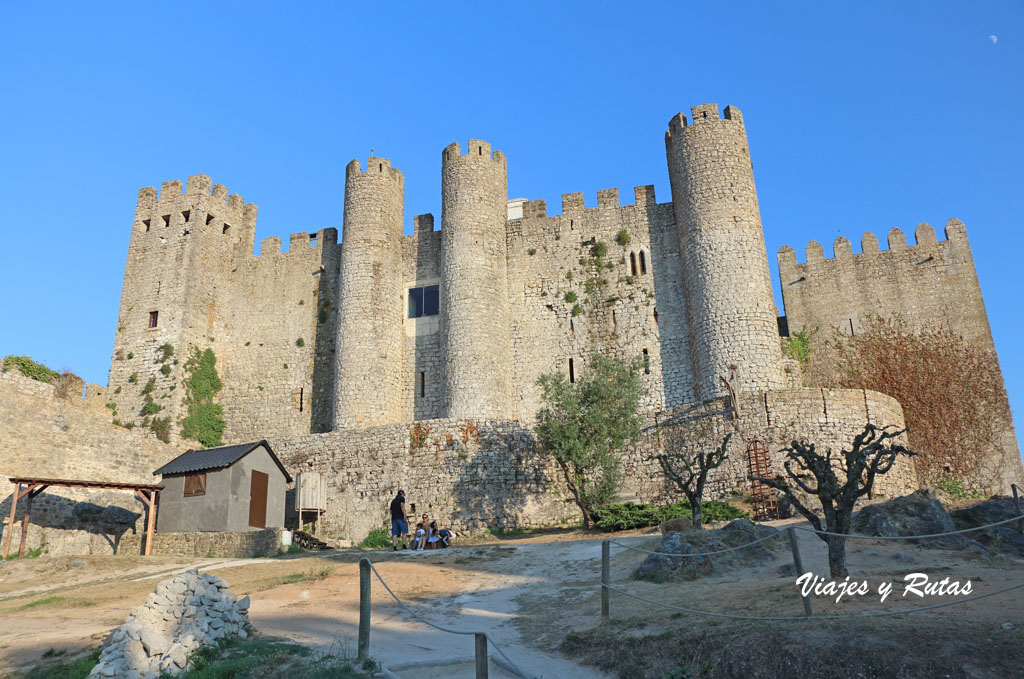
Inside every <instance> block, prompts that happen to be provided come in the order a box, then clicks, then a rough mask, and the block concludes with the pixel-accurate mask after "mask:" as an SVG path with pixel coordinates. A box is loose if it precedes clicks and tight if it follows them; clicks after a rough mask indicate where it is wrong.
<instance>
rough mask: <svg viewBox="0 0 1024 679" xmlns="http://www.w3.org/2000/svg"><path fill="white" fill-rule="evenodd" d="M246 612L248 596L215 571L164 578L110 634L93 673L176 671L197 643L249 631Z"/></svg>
mask: <svg viewBox="0 0 1024 679" xmlns="http://www.w3.org/2000/svg"><path fill="white" fill-rule="evenodd" d="M248 613H249V597H248V596H246V597H242V598H241V599H238V598H237V597H235V595H234V594H232V593H231V591H230V590H228V585H227V583H226V582H224V581H223V580H221V579H220V578H218V577H216V576H213V575H210V574H208V573H204V574H202V575H200V573H199V571H198V570H190V571H188V572H186V573H182V574H181V575H177V576H175V577H173V578H170V579H169V580H164V581H163V582H161V583H160V584H159V585H157V588H156V590H154V592H153V593H152V594H150V595H149V598H148V599H146V603H144V604H143V605H141V606H137V607H135V608H133V609H132V611H131V614H130V615H129V616H128V620H127V621H126V622H125V623H124V624H123V625H121V626H120V627H118V628H117V629H116V630H114V631H113V632H112V633H111V635H110V636H109V637H108V638H107V641H106V642H105V643H104V645H103V649H102V650H101V651H100V661H99V662H98V663H97V664H96V666H95V667H93V669H92V671H91V672H90V673H89V679H96V678H99V677H118V679H155V678H156V677H159V676H160V675H161V674H164V673H166V674H178V673H180V672H181V671H182V670H183V669H184V668H185V667H186V666H187V665H188V658H189V656H190V655H191V654H192V653H193V652H194V651H195V650H196V649H198V648H200V647H202V646H210V645H213V644H215V643H216V642H217V641H218V640H220V639H223V638H226V637H230V636H239V637H243V638H244V637H246V636H248V633H247V632H246V627H247V626H248V623H249V620H248Z"/></svg>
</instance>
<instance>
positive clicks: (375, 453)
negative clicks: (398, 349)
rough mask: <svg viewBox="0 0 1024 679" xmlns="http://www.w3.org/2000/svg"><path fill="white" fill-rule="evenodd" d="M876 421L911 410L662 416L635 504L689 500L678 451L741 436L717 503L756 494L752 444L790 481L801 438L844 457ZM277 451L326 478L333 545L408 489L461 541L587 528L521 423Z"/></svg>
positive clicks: (808, 406)
mask: <svg viewBox="0 0 1024 679" xmlns="http://www.w3.org/2000/svg"><path fill="white" fill-rule="evenodd" d="M867 422H872V423H875V424H877V425H887V424H893V425H897V426H899V427H902V426H903V411H902V409H901V408H900V406H899V404H898V403H897V402H896V401H895V400H894V399H892V398H889V397H888V396H885V395H883V394H878V393H875V392H865V391H861V390H835V391H830V390H821V389H788V390H779V391H772V392H767V393H750V394H743V395H741V398H740V403H739V416H738V417H734V416H733V413H731V411H730V409H729V408H728V406H727V404H726V402H725V400H724V399H719V400H716V401H710V402H707V403H702V404H693V405H688V406H683V407H680V408H675V409H672V410H670V411H664V412H660V413H657V414H652V415H651V416H650V417H649V419H648V420H647V422H646V424H645V427H644V433H643V437H642V439H641V441H640V442H639V443H638V445H637V446H635V447H634V448H633V449H631V450H628V451H626V452H625V453H624V454H623V472H624V479H623V488H622V491H623V495H625V496H631V497H636V498H637V499H639V500H640V501H641V502H647V503H664V502H669V501H673V500H675V499H677V497H678V495H677V493H676V491H675V489H673V488H672V487H671V486H670V485H669V484H668V483H667V482H666V481H665V478H664V476H663V474H662V473H661V469H660V467H659V465H658V463H657V461H654V460H651V459H650V458H651V456H652V455H654V454H656V453H658V452H661V451H663V450H666V449H669V450H679V449H690V450H695V451H696V450H698V449H699V450H704V451H707V450H710V449H712V448H715V447H717V446H718V445H719V444H720V443H721V441H722V438H723V437H724V436H725V434H727V433H729V432H733V434H734V435H733V438H732V440H731V441H730V445H729V455H730V459H729V460H728V462H727V463H726V464H725V465H723V466H722V467H720V468H719V469H717V470H715V471H714V472H713V473H712V474H711V476H710V481H709V485H708V489H707V495H708V497H709V498H710V497H722V496H724V495H727V494H729V493H733V492H739V493H743V492H749V488H750V486H749V482H748V481H747V461H746V455H745V450H746V446H747V442H748V441H750V440H751V439H755V438H756V439H759V440H761V441H762V442H764V443H765V444H766V445H767V447H768V450H769V451H770V457H771V461H772V473H773V474H778V473H782V470H783V467H782V461H783V455H782V453H781V452H779V450H780V449H781V448H782V447H783V446H785V445H786V444H788V443H789V442H790V441H791V440H793V439H794V438H804V439H807V440H809V441H814V442H815V443H816V444H817V448H818V450H820V451H824V450H826V449H828V448H833V449H834V450H835V451H836V452H838V451H839V450H841V449H842V448H843V447H844V446H845V447H849V445H850V444H851V442H852V440H853V437H854V436H855V435H856V434H858V433H860V432H861V431H862V430H863V429H864V425H865V424H866V423H867ZM904 441H905V439H904ZM270 443H271V446H272V447H273V449H274V451H275V452H276V453H277V454H278V456H279V457H280V458H281V460H282V462H283V463H284V465H285V466H286V467H287V468H288V470H289V471H290V472H291V473H292V474H295V473H297V472H303V471H318V472H320V473H321V474H322V475H323V477H324V480H325V482H326V484H327V487H328V490H327V508H326V512H325V514H324V515H323V516H322V517H321V523H320V526H319V530H321V531H324V532H326V533H327V534H330V535H333V536H340V537H346V538H350V539H353V540H355V541H359V540H361V539H362V538H363V537H364V536H365V535H366V534H367V533H368V532H369V531H370V530H371V529H373V528H378V527H381V526H384V525H385V522H386V521H387V519H388V512H387V507H388V503H389V502H390V501H391V499H392V498H393V497H394V496H395V493H396V492H397V491H398V489H399V488H402V489H404V490H405V491H406V497H407V507H406V510H407V512H408V513H409V515H410V516H418V515H419V514H422V513H423V512H427V513H428V514H430V515H431V517H434V518H436V519H437V520H438V521H440V522H441V524H442V525H446V526H451V527H452V528H454V529H455V530H456V531H461V532H470V533H472V532H480V531H482V530H484V529H487V528H503V529H507V528H525V527H535V526H543V525H552V524H557V523H559V522H562V521H576V520H578V511H577V510H576V508H575V505H573V504H571V503H569V502H567V499H568V498H567V494H566V491H565V486H564V483H563V481H562V479H561V472H560V471H559V470H558V468H557V466H556V465H555V464H554V463H552V462H551V461H550V460H548V459H545V458H543V457H542V456H540V455H539V453H538V452H537V451H536V441H535V439H534V436H533V433H532V432H531V431H530V430H529V429H528V428H527V427H525V426H523V425H522V424H521V423H517V422H507V421H473V420H430V421H425V422H419V423H412V424H395V425H386V426H381V427H373V428H369V429H362V430H342V431H336V432H330V433H326V434H313V435H309V436H303V437H298V438H291V439H275V440H272V441H271V442H270ZM916 487H917V481H916V474H915V472H914V468H913V464H912V463H908V462H905V461H901V462H900V464H898V465H897V466H895V467H894V468H893V470H892V471H891V472H890V473H889V474H887V475H885V476H883V477H879V479H878V480H877V482H876V491H875V495H876V496H890V497H891V496H896V495H902V494H905V493H907V492H909V491H911V490H913V489H915V488H916ZM287 519H288V520H293V519H294V515H293V514H290V515H289V516H288V517H287Z"/></svg>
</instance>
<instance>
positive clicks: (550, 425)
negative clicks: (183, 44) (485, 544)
mask: <svg viewBox="0 0 1024 679" xmlns="http://www.w3.org/2000/svg"><path fill="white" fill-rule="evenodd" d="M640 366H641V362H640V360H639V359H637V360H634V361H632V362H629V363H627V362H625V361H622V360H619V359H615V358H609V357H607V356H603V355H601V354H594V356H593V360H592V361H591V364H590V366H589V368H588V369H587V370H586V371H584V372H583V373H582V374H581V375H580V377H579V378H578V379H576V380H575V382H570V381H569V380H568V379H566V377H565V375H563V374H562V373H559V372H555V373H548V374H545V375H541V377H540V379H539V380H538V381H537V382H538V384H539V385H540V387H541V399H542V401H543V406H542V407H541V410H540V412H539V413H538V414H537V426H536V435H537V442H538V446H539V448H540V450H541V452H542V453H545V454H547V455H550V456H551V457H552V458H554V460H555V462H557V463H558V466H559V468H560V469H561V470H562V476H563V477H564V480H565V484H566V486H567V488H568V490H569V494H570V495H571V496H572V501H573V502H575V503H576V506H577V507H579V509H580V512H581V513H582V514H583V527H584V528H590V526H591V524H592V523H593V517H592V514H593V511H594V509H596V508H598V507H601V506H603V505H606V504H609V503H611V502H612V501H613V500H614V499H615V497H616V496H617V495H618V492H619V483H620V481H621V478H622V472H621V467H620V463H619V454H620V452H621V451H622V450H623V449H624V448H625V447H626V446H627V445H628V444H633V443H636V442H637V440H639V438H640V417H639V415H638V409H639V405H640V398H641V396H642V394H643V392H644V389H643V385H642V384H641V381H640Z"/></svg>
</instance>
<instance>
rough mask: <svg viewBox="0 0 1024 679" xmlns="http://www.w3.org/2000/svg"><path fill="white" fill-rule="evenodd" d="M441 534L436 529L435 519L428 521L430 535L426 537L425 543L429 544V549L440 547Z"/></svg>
mask: <svg viewBox="0 0 1024 679" xmlns="http://www.w3.org/2000/svg"><path fill="white" fill-rule="evenodd" d="M440 543H441V535H440V533H438V530H437V521H431V522H430V536H429V537H428V538H427V544H428V545H430V548H431V549H440V548H441V544H440Z"/></svg>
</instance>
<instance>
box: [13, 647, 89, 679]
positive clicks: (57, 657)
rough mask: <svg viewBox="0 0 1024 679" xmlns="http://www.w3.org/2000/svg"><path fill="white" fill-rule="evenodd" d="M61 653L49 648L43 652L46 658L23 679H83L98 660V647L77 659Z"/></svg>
mask: <svg viewBox="0 0 1024 679" xmlns="http://www.w3.org/2000/svg"><path fill="white" fill-rule="evenodd" d="M51 651H52V652H51ZM63 655H64V651H63V650H61V651H54V650H53V649H50V650H49V651H47V652H46V653H44V654H43V658H46V659H47V660H44V661H43V662H41V663H39V664H38V665H36V666H35V667H33V668H32V669H31V670H29V671H28V672H27V673H26V674H25V675H24V676H25V679H84V677H86V676H88V674H89V672H91V671H92V668H93V667H94V666H95V665H96V663H98V662H99V661H100V649H99V648H95V649H93V650H92V651H90V652H89V654H88V655H86V656H83V657H81V658H77V659H68V658H64V657H61V656H63ZM15 676H17V675H15Z"/></svg>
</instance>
